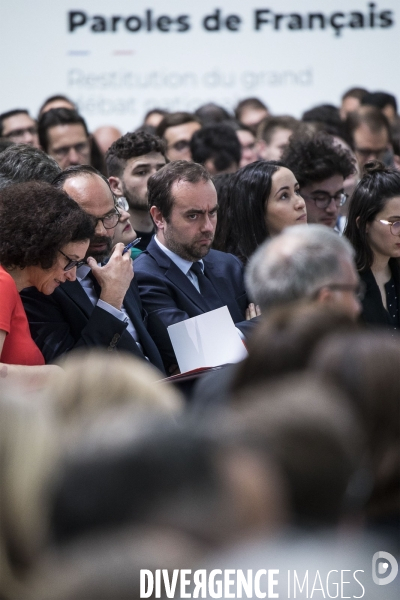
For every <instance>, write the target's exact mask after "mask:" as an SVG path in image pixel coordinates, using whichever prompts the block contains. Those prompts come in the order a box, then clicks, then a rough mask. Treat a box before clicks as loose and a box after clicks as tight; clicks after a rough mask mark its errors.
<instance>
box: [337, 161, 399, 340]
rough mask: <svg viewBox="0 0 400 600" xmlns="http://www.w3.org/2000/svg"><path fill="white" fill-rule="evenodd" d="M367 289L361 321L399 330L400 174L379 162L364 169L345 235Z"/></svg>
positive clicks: (368, 164)
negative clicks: (354, 252) (351, 247)
mask: <svg viewBox="0 0 400 600" xmlns="http://www.w3.org/2000/svg"><path fill="white" fill-rule="evenodd" d="M344 234H345V236H346V237H347V238H348V239H349V240H350V242H351V243H352V244H353V246H354V248H355V251H356V264H357V269H358V271H359V273H360V277H361V279H362V280H363V281H364V283H365V285H366V291H365V298H364V301H363V313H362V317H363V319H364V321H366V322H367V323H371V324H374V325H384V326H385V325H386V326H387V327H389V328H392V329H397V330H398V329H399V328H400V311H399V299H400V260H399V259H400V172H399V171H396V170H395V169H393V168H390V167H385V166H384V165H383V164H382V163H380V162H378V161H371V162H368V163H367V164H366V165H365V166H364V175H363V177H362V179H361V181H360V182H359V184H358V185H357V187H356V189H355V191H354V194H353V196H352V198H351V202H350V208H349V217H348V223H347V226H346V229H345V232H344Z"/></svg>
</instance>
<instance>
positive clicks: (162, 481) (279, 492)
mask: <svg viewBox="0 0 400 600" xmlns="http://www.w3.org/2000/svg"><path fill="white" fill-rule="evenodd" d="M130 412H131V414H129V413H128V412H127V411H126V407H125V411H124V413H125V418H126V419H128V420H129V423H128V425H130V434H129V432H128V431H127V426H126V425H127V424H126V423H125V422H124V421H123V420H122V418H121V417H122V416H124V414H123V412H122V410H121V407H120V409H119V413H120V415H118V413H117V411H116V410H114V415H113V413H112V412H111V411H108V416H109V424H107V422H105V419H104V418H103V420H102V421H101V420H100V419H97V421H95V422H93V423H91V424H89V427H88V428H87V432H86V435H84V436H83V435H82V436H81V440H78V442H77V443H75V444H74V448H73V449H71V451H70V452H69V457H68V459H67V460H66V461H65V464H64V465H63V467H64V468H63V469H62V470H61V472H60V477H59V480H58V482H57V486H56V489H55V494H54V501H53V515H52V526H53V527H52V528H53V533H54V539H55V541H56V543H57V544H58V546H59V547H60V546H61V547H62V546H65V544H66V543H71V542H72V541H74V540H78V539H79V538H81V537H82V536H84V535H86V536H90V535H95V534H97V535H99V534H100V535H101V533H103V534H105V533H106V532H107V531H108V532H110V531H112V530H114V531H118V530H121V529H122V528H123V529H125V530H126V529H127V528H128V527H131V528H132V533H134V532H135V529H134V528H135V526H136V527H140V526H142V527H154V528H155V531H157V528H158V530H159V532H162V531H163V530H165V529H166V530H169V531H171V529H172V531H173V532H174V533H175V534H176V536H177V540H179V539H180V538H181V536H182V535H183V536H187V538H188V539H189V540H192V541H193V543H195V544H196V545H197V544H200V546H201V547H203V551H205V552H206V551H207V550H210V549H211V548H220V547H222V546H224V545H226V544H229V543H232V542H234V541H238V540H239V539H246V538H249V537H251V536H253V535H257V534H259V533H260V532H261V531H262V532H263V533H267V534H268V533H269V534H270V535H271V533H272V532H276V531H279V529H280V527H281V526H282V524H283V523H284V522H285V517H286V509H287V508H286V502H285V500H286V497H285V492H284V480H283V477H282V476H281V474H280V471H279V469H277V468H276V467H275V465H274V463H273V462H272V459H271V458H269V457H268V456H266V455H265V453H261V452H260V451H259V450H258V449H256V450H253V449H252V447H251V443H248V442H247V440H246V439H245V438H244V439H243V440H241V439H240V437H239V436H238V435H233V434H231V435H230V436H229V435H228V434H226V435H225V436H221V435H218V433H217V432H215V433H214V434H211V433H209V432H207V431H204V430H203V429H199V428H194V427H193V425H192V424H191V423H190V422H189V423H187V422H185V421H183V423H182V424H181V425H180V426H176V425H175V426H173V424H172V423H168V421H167V422H166V423H161V424H160V423H157V421H156V422H154V419H153V421H149V419H147V420H145V419H142V421H143V425H142V428H141V431H140V430H139V429H138V427H137V424H136V425H135V422H134V417H136V421H138V414H137V411H136V414H135V411H133V410H132V409H131V411H130ZM154 412H155V411H154ZM159 414H160V416H163V417H164V420H165V416H166V414H165V410H164V411H163V410H160V411H159ZM117 436H118V437H117ZM113 438H114V439H113ZM116 448H117V451H116ZM144 533H145V530H144ZM178 543H179V542H178ZM134 549H135V543H134V538H133V540H132V550H133V554H135V552H134ZM170 552H171V549H170ZM118 597H119V596H118Z"/></svg>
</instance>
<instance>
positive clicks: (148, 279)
mask: <svg viewBox="0 0 400 600" xmlns="http://www.w3.org/2000/svg"><path fill="white" fill-rule="evenodd" d="M135 277H136V280H137V282H138V285H139V291H140V297H141V299H142V303H143V304H144V307H145V309H146V311H147V313H148V317H147V329H148V332H149V333H150V335H151V337H152V338H153V340H154V341H155V343H156V345H157V348H158V349H159V351H160V354H161V356H162V359H163V361H164V365H165V367H166V369H167V370H168V367H170V366H171V365H172V364H176V357H175V353H174V350H173V347H172V344H171V340H170V338H169V334H168V331H167V327H169V326H170V325H173V324H174V323H180V322H181V321H185V320H186V319H189V318H190V315H189V314H188V313H187V312H185V311H184V310H181V309H179V308H178V306H177V303H176V299H175V298H174V290H173V287H172V286H171V285H169V284H168V281H167V280H166V279H165V277H163V276H162V275H160V276H158V275H157V274H155V273H149V272H147V273H146V274H145V276H144V277H143V278H142V277H141V276H140V274H139V273H138V271H137V270H136V271H135ZM190 285H192V284H190Z"/></svg>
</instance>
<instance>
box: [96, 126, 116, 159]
mask: <svg viewBox="0 0 400 600" xmlns="http://www.w3.org/2000/svg"><path fill="white" fill-rule="evenodd" d="M121 136H122V133H121V131H120V130H119V129H117V128H116V127H113V126H112V125H102V126H101V127H98V128H97V129H96V130H95V131H94V133H93V138H94V139H95V140H96V142H97V145H98V147H99V149H100V152H101V153H102V155H103V156H104V155H105V153H106V152H107V150H108V149H109V147H110V146H111V144H113V143H114V142H116V141H117V140H119V138H120V137H121Z"/></svg>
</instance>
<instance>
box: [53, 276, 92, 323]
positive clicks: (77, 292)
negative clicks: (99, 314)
mask: <svg viewBox="0 0 400 600" xmlns="http://www.w3.org/2000/svg"><path fill="white" fill-rule="evenodd" d="M60 290H62V291H63V292H64V294H66V295H67V296H69V297H70V298H71V300H73V301H74V302H75V304H77V305H78V306H79V308H80V309H81V310H82V312H83V313H84V314H85V315H86V317H90V315H91V314H92V312H93V309H94V306H93V304H92V303H91V302H90V300H89V298H88V295H87V294H86V292H85V290H84V289H83V287H82V286H81V284H80V283H79V281H77V280H76V281H66V282H65V283H62V284H61V286H60Z"/></svg>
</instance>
